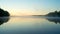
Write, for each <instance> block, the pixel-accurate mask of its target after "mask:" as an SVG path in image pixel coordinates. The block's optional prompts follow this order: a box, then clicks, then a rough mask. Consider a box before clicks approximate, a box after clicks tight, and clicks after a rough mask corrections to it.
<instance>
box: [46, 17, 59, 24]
mask: <svg viewBox="0 0 60 34" xmlns="http://www.w3.org/2000/svg"><path fill="white" fill-rule="evenodd" d="M47 20H48V21H50V22H54V23H56V24H57V23H59V24H60V18H47Z"/></svg>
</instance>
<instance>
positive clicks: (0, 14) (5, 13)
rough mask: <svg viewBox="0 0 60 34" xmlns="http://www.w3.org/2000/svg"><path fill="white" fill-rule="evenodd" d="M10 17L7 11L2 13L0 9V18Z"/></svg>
mask: <svg viewBox="0 0 60 34" xmlns="http://www.w3.org/2000/svg"><path fill="white" fill-rule="evenodd" d="M7 16H10V14H9V13H8V12H7V11H4V10H3V9H1V8H0V17H7Z"/></svg>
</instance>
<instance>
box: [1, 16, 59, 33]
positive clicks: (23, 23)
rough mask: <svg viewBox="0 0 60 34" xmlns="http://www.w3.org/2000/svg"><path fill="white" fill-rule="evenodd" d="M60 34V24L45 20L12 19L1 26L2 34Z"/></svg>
mask: <svg viewBox="0 0 60 34" xmlns="http://www.w3.org/2000/svg"><path fill="white" fill-rule="evenodd" d="M32 32H33V33H35V34H36V33H44V34H45V33H46V34H51V33H52V34H53V33H55V34H56V33H60V24H55V23H53V22H49V21H48V20H46V19H44V18H17V17H16V18H13V17H12V18H11V19H10V20H9V21H8V22H7V23H4V24H3V25H1V26H0V33H4V34H5V33H15V34H16V33H32Z"/></svg>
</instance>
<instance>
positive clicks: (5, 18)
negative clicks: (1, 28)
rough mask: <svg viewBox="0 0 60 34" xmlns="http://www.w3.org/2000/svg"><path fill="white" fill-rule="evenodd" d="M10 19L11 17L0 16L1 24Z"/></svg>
mask: <svg viewBox="0 0 60 34" xmlns="http://www.w3.org/2000/svg"><path fill="white" fill-rule="evenodd" d="M8 20H9V17H0V25H2V24H3V23H5V22H7V21H8Z"/></svg>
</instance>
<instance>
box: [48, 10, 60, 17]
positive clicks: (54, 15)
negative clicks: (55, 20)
mask: <svg viewBox="0 0 60 34" xmlns="http://www.w3.org/2000/svg"><path fill="white" fill-rule="evenodd" d="M47 16H51V17H60V11H55V12H50V13H48V14H47Z"/></svg>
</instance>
